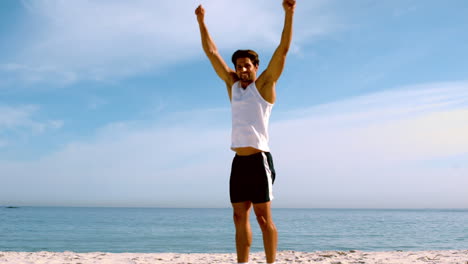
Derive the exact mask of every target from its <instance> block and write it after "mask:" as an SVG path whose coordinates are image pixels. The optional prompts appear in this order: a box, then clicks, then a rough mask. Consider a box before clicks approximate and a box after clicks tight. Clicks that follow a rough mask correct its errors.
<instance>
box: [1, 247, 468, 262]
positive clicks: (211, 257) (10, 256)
mask: <svg viewBox="0 0 468 264" xmlns="http://www.w3.org/2000/svg"><path fill="white" fill-rule="evenodd" d="M45 263H47V264H98V263H99V264H150V263H151V264H201V263H213V264H215V263H219V264H231V263H236V255H235V254H233V253H229V254H218V253H216V254H198V253H193V254H179V253H104V252H94V253H74V252H68V251H67V252H45V251H42V252H0V264H45ZM249 263H250V264H259V263H265V256H264V253H263V252H255V253H251V255H250V262H249ZM276 263H277V264H283V263H284V264H286V263H288V264H289V263H328V264H377V263H379V264H406V263H425V264H429V263H444V264H445V263H446V264H452V263H453V264H468V250H444V251H416V252H411V251H405V252H400V251H398V252H397V251H391V252H364V251H346V252H341V251H320V252H310V253H309V252H296V251H281V252H278V255H277V262H276Z"/></svg>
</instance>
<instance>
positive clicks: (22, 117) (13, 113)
mask: <svg viewBox="0 0 468 264" xmlns="http://www.w3.org/2000/svg"><path fill="white" fill-rule="evenodd" d="M39 111H40V108H39V106H37V105H22V106H8V105H0V142H1V141H3V144H1V143H0V147H1V146H2V145H3V146H6V145H11V144H10V143H11V142H12V141H13V139H16V138H17V137H18V136H19V135H35V134H36V135H37V134H41V133H44V132H46V131H47V130H55V129H59V128H61V127H62V126H63V121H61V120H38V118H37V117H36V115H37V114H38V112H39ZM1 137H3V138H1Z"/></svg>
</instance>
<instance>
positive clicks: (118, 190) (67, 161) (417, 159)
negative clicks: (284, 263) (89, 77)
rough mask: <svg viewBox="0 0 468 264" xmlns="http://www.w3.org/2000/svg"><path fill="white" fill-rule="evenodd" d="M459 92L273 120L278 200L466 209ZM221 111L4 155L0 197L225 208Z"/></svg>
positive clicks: (467, 108) (431, 90)
mask: <svg viewBox="0 0 468 264" xmlns="http://www.w3.org/2000/svg"><path fill="white" fill-rule="evenodd" d="M467 87H468V83H466V82H459V83H439V84H432V85H430V84H428V85H421V86H413V87H404V88H402V89H399V90H394V91H389V92H381V93H376V94H372V95H368V96H362V97H357V98H353V99H349V100H346V101H341V102H336V103H333V104H327V105H320V106H317V107H313V108H311V109H300V110H298V112H305V114H300V113H287V114H291V116H293V118H292V119H289V120H287V119H284V120H279V121H275V122H273V123H272V127H271V138H272V150H273V156H274V159H275V163H276V169H277V172H278V178H277V181H276V185H275V192H276V197H277V201H276V202H275V205H276V206H282V207H283V206H285V207H287V206H296V207H466V201H468V196H467V193H466V190H465V189H466V188H464V187H465V186H467V185H468V178H467V177H466V175H468V166H467V164H468V151H467V150H468V137H466V135H467V134H468V89H466V88H467ZM227 114H228V113H227V112H226V109H215V110H209V109H208V110H204V111H202V110H200V111H193V112H190V113H178V114H175V115H174V116H172V117H173V118H175V119H177V120H178V122H177V123H176V124H177V125H174V123H170V122H167V121H166V120H165V121H164V123H163V124H158V125H156V126H151V127H148V126H146V127H145V126H144V125H143V124H141V123H139V122H135V123H115V124H110V125H109V126H106V127H104V128H102V129H100V130H99V132H98V133H97V134H96V136H95V138H94V139H92V140H88V141H86V142H74V143H70V144H68V145H67V146H66V147H64V148H63V149H62V150H60V151H58V152H56V153H52V154H49V155H48V156H45V157H43V158H41V159H39V160H36V161H28V162H11V161H10V162H6V161H5V162H0V171H1V172H2V173H1V174H2V176H3V175H6V176H3V177H5V179H2V182H3V183H4V184H2V185H1V187H0V203H1V202H4V201H17V202H16V203H15V204H18V201H20V202H24V203H25V204H31V203H41V202H42V203H46V204H51V203H52V204H55V203H56V201H62V202H63V203H67V204H74V205H127V206H128V205H139V206H198V207H213V206H215V207H219V206H221V207H225V206H229V200H228V189H227V184H228V177H229V169H230V162H231V158H232V156H233V153H232V152H231V151H230V150H229V125H228V124H226V123H222V124H219V122H218V120H221V119H225V118H226V115H227ZM274 114H276V113H274ZM278 114H280V115H283V114H284V113H278ZM170 119H171V118H168V120H170ZM210 120H211V121H210ZM213 120H214V121H213ZM5 186H8V187H5ZM12 186H21V188H19V187H12ZM8 199H9V200H8ZM10 203H11V202H10Z"/></svg>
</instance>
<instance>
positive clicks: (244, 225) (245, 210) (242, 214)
mask: <svg viewBox="0 0 468 264" xmlns="http://www.w3.org/2000/svg"><path fill="white" fill-rule="evenodd" d="M251 206H252V203H251V202H241V203H233V204H232V208H233V209H234V225H235V226H236V250H237V262H238V263H246V262H248V261H249V252H250V245H251V244H252V230H251V228H250V222H249V215H250V208H251Z"/></svg>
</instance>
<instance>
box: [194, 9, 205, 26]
mask: <svg viewBox="0 0 468 264" xmlns="http://www.w3.org/2000/svg"><path fill="white" fill-rule="evenodd" d="M195 15H197V20H198V22H203V20H204V19H205V9H204V8H203V6H202V5H199V6H198V7H197V9H195Z"/></svg>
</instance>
